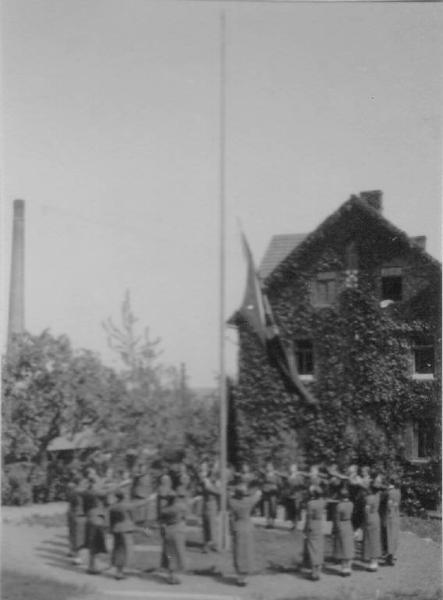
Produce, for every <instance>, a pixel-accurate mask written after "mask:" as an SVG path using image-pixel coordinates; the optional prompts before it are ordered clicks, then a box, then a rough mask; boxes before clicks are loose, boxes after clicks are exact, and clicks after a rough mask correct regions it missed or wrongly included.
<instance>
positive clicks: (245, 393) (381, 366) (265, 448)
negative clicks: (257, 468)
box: [236, 210, 441, 465]
mask: <svg viewBox="0 0 443 600" xmlns="http://www.w3.org/2000/svg"><path fill="white" fill-rule="evenodd" d="M352 241H354V242H355V244H356V248H357V255H358V274H357V277H358V281H357V285H356V286H354V287H346V273H345V272H346V269H347V266H348V264H347V261H349V252H347V249H348V248H349V244H350V243H351V242H352ZM305 246H306V250H305V251H304V252H302V253H300V252H299V253H298V254H297V255H296V256H297V258H292V259H291V258H290V259H288V260H287V261H286V262H285V264H284V265H282V267H280V268H278V269H277V270H276V272H275V273H274V274H273V275H271V277H270V278H268V281H267V293H268V297H269V299H270V303H271V305H272V307H273V310H274V313H275V315H276V317H277V319H278V320H279V322H280V323H281V325H282V327H283V329H284V331H285V338H286V341H287V342H288V343H293V342H294V341H296V340H297V339H305V340H312V342H313V349H314V362H315V366H314V374H313V380H312V381H306V385H307V386H308V387H309V388H310V390H311V391H312V393H313V394H314V395H315V396H316V397H317V399H318V401H319V405H320V408H319V410H318V411H314V410H313V409H312V408H310V407H307V406H305V405H304V404H303V401H302V400H301V399H300V398H298V397H297V396H289V395H288V394H287V393H286V392H285V390H284V387H283V384H282V382H281V380H280V377H279V374H278V372H277V371H276V370H275V369H273V368H272V367H271V366H270V365H269V363H268V361H267V358H266V355H265V353H264V351H263V349H262V347H261V346H260V343H259V341H258V339H256V337H255V335H254V333H253V332H251V331H250V330H249V328H248V326H247V325H246V324H245V323H240V324H239V332H240V353H239V378H238V385H237V390H236V407H237V421H238V439H239V453H240V456H243V458H245V459H247V460H250V461H252V462H260V461H262V460H264V459H265V458H267V457H271V456H272V457H274V459H275V460H276V461H277V462H281V461H288V460H291V459H292V458H293V457H294V454H297V453H298V455H303V456H305V457H308V460H323V459H326V460H332V459H334V460H339V462H348V463H349V461H354V460H356V461H359V462H368V463H370V464H374V463H383V464H384V465H388V464H392V463H395V462H398V461H400V460H401V459H402V458H404V457H405V456H406V455H407V454H408V451H409V452H410V449H408V445H407V437H405V431H406V430H407V428H408V426H409V427H410V426H411V423H417V422H418V423H422V425H424V426H425V427H426V429H427V431H429V439H432V445H433V447H432V449H430V452H431V450H432V452H433V453H434V454H436V455H439V454H440V445H439V443H438V442H439V440H440V439H441V433H440V432H441V413H440V411H441V400H440V399H441V333H440V332H441V296H440V289H441V288H440V281H441V270H440V267H439V265H438V264H437V263H436V262H432V261H431V260H429V259H428V258H427V257H426V256H425V255H424V254H423V253H420V252H418V251H415V250H414V249H411V247H410V245H409V244H408V243H406V242H405V238H404V237H403V238H402V237H396V236H395V230H394V232H392V231H389V229H386V228H385V227H381V226H380V225H379V223H377V221H376V220H371V219H367V218H366V217H365V214H364V213H361V212H359V211H357V210H354V211H352V210H350V211H348V212H347V213H346V214H344V215H342V216H341V218H340V219H338V220H337V221H336V222H335V223H332V225H331V226H329V227H328V228H327V230H326V231H324V232H321V235H319V236H318V238H313V240H312V242H311V243H309V244H307V245H305ZM392 266H396V267H401V268H402V276H403V298H402V300H401V301H400V302H396V303H394V304H391V305H389V306H387V307H385V308H381V306H380V299H381V298H380V290H381V282H380V269H381V268H383V267H392ZM321 272H337V275H338V282H337V285H338V292H337V297H336V300H335V301H334V302H333V303H332V304H331V305H330V306H322V307H319V306H314V305H313V303H312V281H313V279H315V277H316V274H317V273H321ZM348 283H349V280H348ZM354 283H355V281H354ZM423 336H426V337H427V336H432V337H433V340H434V348H435V371H434V377H433V378H432V379H431V378H427V379H424V380H423V379H414V377H413V373H412V362H411V361H412V353H413V344H414V340H415V339H416V338H417V337H423ZM294 432H295V433H294ZM294 439H295V442H294ZM288 440H291V443H290V444H288Z"/></svg>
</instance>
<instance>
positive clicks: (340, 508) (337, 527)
mask: <svg viewBox="0 0 443 600" xmlns="http://www.w3.org/2000/svg"><path fill="white" fill-rule="evenodd" d="M339 495H340V499H339V501H338V503H337V505H336V508H335V514H334V555H335V558H336V559H337V560H339V561H341V573H342V575H343V576H344V577H346V576H349V575H350V574H351V561H352V559H353V558H354V531H353V528H352V511H353V509H354V504H353V503H352V502H351V501H350V499H349V489H348V486H347V485H344V486H342V487H341V488H340V492H339Z"/></svg>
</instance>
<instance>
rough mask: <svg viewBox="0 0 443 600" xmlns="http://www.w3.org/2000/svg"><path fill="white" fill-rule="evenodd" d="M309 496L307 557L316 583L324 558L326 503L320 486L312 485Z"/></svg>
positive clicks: (307, 508)
mask: <svg viewBox="0 0 443 600" xmlns="http://www.w3.org/2000/svg"><path fill="white" fill-rule="evenodd" d="M309 496H310V499H309V501H308V504H307V507H306V525H305V535H306V539H305V555H306V556H307V558H308V560H309V566H310V568H311V576H312V579H313V580H314V581H316V580H318V579H320V569H321V567H322V565H323V557H324V536H323V514H324V510H325V501H324V499H323V492H322V489H321V487H320V486H316V485H311V486H310V488H309Z"/></svg>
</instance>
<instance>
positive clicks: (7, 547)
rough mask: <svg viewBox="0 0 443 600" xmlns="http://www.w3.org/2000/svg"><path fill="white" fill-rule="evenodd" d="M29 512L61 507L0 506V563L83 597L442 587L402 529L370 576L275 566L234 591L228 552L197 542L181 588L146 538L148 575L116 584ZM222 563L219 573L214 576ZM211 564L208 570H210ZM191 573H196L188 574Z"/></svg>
mask: <svg viewBox="0 0 443 600" xmlns="http://www.w3.org/2000/svg"><path fill="white" fill-rule="evenodd" d="M36 510H37V512H38V513H39V514H42V515H54V514H60V513H63V512H64V511H65V505H63V504H56V505H55V504H53V505H46V506H42V507H40V508H39V509H36V508H35V507H34V508H33V507H26V508H20V509H19V508H17V509H12V508H11V509H9V508H5V509H3V510H2V518H3V523H2V532H1V533H2V568H3V569H6V570H13V571H19V572H23V573H26V574H29V575H39V576H41V577H47V578H49V579H53V580H56V581H60V582H65V583H72V584H75V585H77V586H84V585H86V586H88V588H89V589H90V595H89V596H88V600H108V599H112V600H130V599H131V598H144V599H145V600H173V599H174V600H233V599H234V598H235V599H237V598H238V599H240V598H241V599H242V600H252V599H253V600H280V599H291V600H292V599H298V598H300V599H301V598H312V597H318V598H334V599H335V598H343V600H359V599H362V600H366V599H369V598H371V599H377V598H379V597H381V596H382V595H384V594H386V593H388V592H397V593H398V592H401V593H404V595H405V597H407V595H408V594H410V593H411V592H414V591H418V590H420V591H421V592H422V593H423V597H426V595H429V596H431V595H433V594H435V593H436V591H437V590H438V589H439V588H440V586H441V558H442V557H441V547H440V545H438V544H436V543H435V542H433V541H432V540H429V539H428V540H425V539H421V538H419V537H417V536H416V535H414V534H412V533H409V532H402V534H401V538H400V550H399V554H398V562H397V565H396V566H395V567H383V566H381V567H380V568H379V571H378V572H377V573H369V572H367V571H366V570H364V567H363V565H362V564H360V563H358V562H356V563H355V565H354V571H353V574H352V576H351V577H350V578H347V579H343V578H341V577H340V576H339V575H338V574H337V571H336V570H335V567H334V565H329V566H328V568H327V569H326V570H325V572H324V573H323V574H322V578H321V580H320V581H318V582H311V581H309V580H308V579H306V576H305V574H304V573H300V572H298V571H296V570H295V569H291V568H287V567H285V568H283V569H281V570H280V571H279V569H275V570H273V571H271V572H269V573H267V574H259V575H254V576H251V578H250V580H249V584H248V586H247V587H246V588H238V587H237V586H235V585H234V580H233V577H232V576H233V570H232V569H230V571H229V572H227V571H226V570H225V568H224V565H226V564H230V560H229V557H224V559H223V557H222V558H221V559H220V557H219V556H218V555H217V554H213V555H209V556H205V555H202V554H201V552H200V549H199V548H198V547H197V545H196V546H195V547H191V548H190V549H189V558H190V563H191V565H190V566H191V569H192V570H193V571H194V573H192V574H189V575H188V574H187V575H184V576H183V577H182V584H181V585H180V586H169V585H167V584H166V583H165V580H164V575H163V574H162V573H161V572H160V571H159V570H157V566H158V564H159V550H160V549H159V546H158V541H157V540H156V539H153V541H152V543H151V544H150V543H149V541H148V543H147V545H145V546H144V547H143V548H141V547H138V551H137V561H136V562H137V565H136V566H137V567H139V569H140V568H141V567H143V569H149V572H147V571H145V570H143V571H142V570H139V569H137V570H136V571H134V572H133V573H131V574H130V577H129V578H128V579H126V580H124V581H115V580H114V578H113V576H112V571H111V570H107V571H104V572H103V573H102V574H101V575H99V576H91V575H88V574H87V573H86V572H85V566H84V565H83V566H80V567H76V566H74V565H72V564H70V561H69V558H67V556H66V555H67V550H68V547H67V539H66V529H65V528H64V527H61V526H57V527H48V526H44V525H42V524H35V523H34V524H29V523H30V520H29V518H30V517H32V516H34V515H35V514H36V513H35V511H36ZM32 511H34V512H32ZM24 519H25V520H26V519H28V523H27V524H26V523H24V522H23V520H24ZM31 520H32V519H31ZM194 533H195V535H198V534H197V532H194ZM273 534H274V542H273V543H274V546H275V544H277V545H278V543H279V542H278V540H279V539H281V540H282V544H285V545H286V547H287V546H288V542H289V541H290V538H288V536H291V533H289V532H287V531H281V532H279V535H280V536H281V538H279V537H278V536H275V533H273ZM292 535H293V534H292ZM263 536H266V532H265V531H264V530H262V531H260V532H259V539H260V540H263V539H265V538H264V537H263ZM294 539H295V538H294ZM203 557H204V560H203ZM106 560H107V559H106V556H104V557H103V561H104V562H103V567H104V568H105V567H106V566H107V563H106ZM202 561H203V562H202ZM289 563H290V561H289ZM289 563H288V564H289ZM202 564H203V565H204V568H203V569H202V568H201V567H202ZM221 565H223V571H224V577H223V578H221V577H220V576H218V575H217V570H219V568H220V566H221ZM211 567H214V569H213V570H211ZM195 571H197V572H198V573H199V574H195ZM281 571H283V572H281ZM397 597H398V596H397ZM51 600H57V599H56V598H54V599H51Z"/></svg>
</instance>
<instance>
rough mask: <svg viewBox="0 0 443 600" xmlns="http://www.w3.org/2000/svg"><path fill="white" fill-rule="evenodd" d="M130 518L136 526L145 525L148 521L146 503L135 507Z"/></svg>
mask: <svg viewBox="0 0 443 600" xmlns="http://www.w3.org/2000/svg"><path fill="white" fill-rule="evenodd" d="M132 516H133V520H134V523H136V524H137V525H146V523H147V521H148V519H149V505H148V503H146V504H143V505H141V506H136V507H135V508H134V509H133V510H132Z"/></svg>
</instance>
